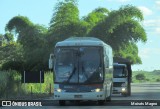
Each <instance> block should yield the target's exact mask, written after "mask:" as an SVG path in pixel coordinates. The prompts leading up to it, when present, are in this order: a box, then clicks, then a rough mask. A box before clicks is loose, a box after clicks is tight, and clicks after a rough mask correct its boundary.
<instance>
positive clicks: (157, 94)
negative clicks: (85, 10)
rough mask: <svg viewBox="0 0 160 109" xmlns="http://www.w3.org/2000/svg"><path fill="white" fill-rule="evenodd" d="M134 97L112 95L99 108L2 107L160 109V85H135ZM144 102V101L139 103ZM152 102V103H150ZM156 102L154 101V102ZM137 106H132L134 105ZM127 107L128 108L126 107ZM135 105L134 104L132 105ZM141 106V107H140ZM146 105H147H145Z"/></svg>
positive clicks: (70, 107)
mask: <svg viewBox="0 0 160 109" xmlns="http://www.w3.org/2000/svg"><path fill="white" fill-rule="evenodd" d="M131 86H132V95H131V96H129V97H123V96H121V95H112V101H111V102H108V103H105V105H103V106H99V105H98V104H97V103H96V102H94V101H91V102H88V101H87V102H80V103H73V102H67V103H66V106H59V104H58V102H57V101H54V102H53V101H50V102H47V103H46V105H49V106H42V107H0V108H2V109H57V108H60V109H81V108H83V109H99V108H100V109H160V101H157V100H160V83H151V84H150V83H141V84H139V83H133V84H132V85H131ZM49 99H51V98H49ZM138 100H143V101H138ZM148 100H152V101H148ZM153 100H154V101H153ZM133 102H134V103H135V104H134V105H136V106H131V104H132V103H133ZM145 102H148V103H149V104H148V105H156V103H157V104H158V105H159V106H143V105H144V104H145ZM124 105H127V106H124ZM132 105H133V104H132ZM139 105H140V106H139ZM145 105H146V104H145Z"/></svg>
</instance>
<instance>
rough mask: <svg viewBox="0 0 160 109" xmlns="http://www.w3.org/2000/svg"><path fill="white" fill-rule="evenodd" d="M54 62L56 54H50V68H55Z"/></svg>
mask: <svg viewBox="0 0 160 109" xmlns="http://www.w3.org/2000/svg"><path fill="white" fill-rule="evenodd" d="M53 63H54V54H50V57H49V69H53Z"/></svg>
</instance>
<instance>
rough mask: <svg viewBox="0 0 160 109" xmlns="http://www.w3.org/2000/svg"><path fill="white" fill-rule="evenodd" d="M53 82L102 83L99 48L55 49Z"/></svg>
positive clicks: (100, 49)
mask: <svg viewBox="0 0 160 109" xmlns="http://www.w3.org/2000/svg"><path fill="white" fill-rule="evenodd" d="M55 55H56V61H55V82H59V83H97V82H98V83H99V82H102V81H103V68H102V65H103V64H102V60H101V59H102V58H101V56H102V48H101V47H57V48H56V50H55Z"/></svg>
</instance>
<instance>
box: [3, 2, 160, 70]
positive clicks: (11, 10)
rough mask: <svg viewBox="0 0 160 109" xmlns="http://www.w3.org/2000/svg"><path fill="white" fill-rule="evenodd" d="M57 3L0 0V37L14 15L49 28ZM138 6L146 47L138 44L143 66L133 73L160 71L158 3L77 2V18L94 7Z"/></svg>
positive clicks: (139, 66)
mask: <svg viewBox="0 0 160 109" xmlns="http://www.w3.org/2000/svg"><path fill="white" fill-rule="evenodd" d="M56 3H57V0H0V14H1V15H0V33H1V34H4V33H5V31H4V28H5V25H6V24H7V22H8V21H9V20H10V19H11V18H13V17H14V16H17V15H22V16H27V17H28V18H29V19H30V20H31V21H32V22H33V23H36V24H42V25H45V26H46V27H48V24H49V22H50V19H51V17H52V14H53V9H54V6H55V4H56ZM127 4H131V5H134V6H137V7H138V8H139V9H140V10H141V11H142V12H143V14H144V21H143V22H141V24H142V26H143V27H144V29H145V30H146V33H147V37H148V41H147V43H141V42H139V43H138V47H139V56H140V57H141V59H142V63H143V64H142V65H134V66H132V69H133V70H148V71H152V70H155V69H160V62H159V61H160V0H79V2H78V8H79V11H80V17H82V16H85V15H87V14H88V13H89V12H91V11H92V10H93V9H95V8H97V7H105V8H107V9H109V10H117V9H119V7H120V6H122V5H127Z"/></svg>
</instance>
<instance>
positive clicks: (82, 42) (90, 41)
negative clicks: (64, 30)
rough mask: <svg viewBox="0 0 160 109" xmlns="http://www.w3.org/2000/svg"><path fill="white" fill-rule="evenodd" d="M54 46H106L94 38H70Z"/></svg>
mask: <svg viewBox="0 0 160 109" xmlns="http://www.w3.org/2000/svg"><path fill="white" fill-rule="evenodd" d="M56 46H108V47H110V46H109V45H107V44H106V43H104V42H103V41H102V40H100V39H98V38H94V37H71V38H68V39H66V40H64V41H61V42H58V43H57V44H56Z"/></svg>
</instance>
